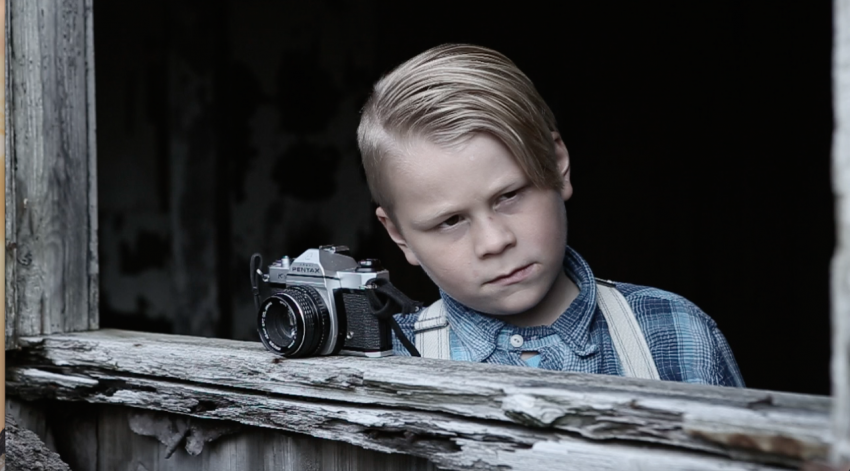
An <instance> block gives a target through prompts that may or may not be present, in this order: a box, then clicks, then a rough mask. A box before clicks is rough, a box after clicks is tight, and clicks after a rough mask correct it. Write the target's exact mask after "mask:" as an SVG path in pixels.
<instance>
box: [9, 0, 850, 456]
mask: <svg viewBox="0 0 850 471" xmlns="http://www.w3.org/2000/svg"><path fill="white" fill-rule="evenodd" d="M92 1H93V0H63V1H61V2H60V1H56V2H53V1H51V2H33V1H30V0H6V5H7V7H6V25H7V26H6V31H5V34H6V57H7V60H6V64H7V66H6V71H5V73H6V87H7V89H6V100H7V102H6V111H7V112H6V161H5V172H6V173H5V185H6V200H5V201H6V204H5V234H6V257H5V275H6V277H5V280H6V283H5V290H6V304H5V312H6V337H5V340H6V349H7V350H9V349H11V350H13V351H12V352H10V354H9V358H10V364H9V366H8V368H7V376H6V381H7V383H6V387H7V388H8V389H9V392H10V394H11V395H13V396H17V397H20V398H26V399H32V398H50V399H56V400H70V401H87V402H90V403H95V404H119V405H124V406H130V407H135V408H144V409H152V410H159V411H165V412H170V413H176V414H182V415H188V416H193V417H199V418H209V419H226V420H230V421H235V422H239V423H242V424H247V425H253V426H261V427H269V428H275V429H279V430H285V431H290V432H297V433H301V434H306V435H309V436H313V437H317V438H321V439H331V440H341V441H344V442H347V443H351V444H354V445H357V446H361V447H364V448H367V449H372V450H379V451H383V452H393V453H404V454H410V455H415V456H420V457H427V458H428V459H430V460H431V461H432V462H434V463H435V464H437V465H439V466H443V467H446V468H451V469H473V468H475V469H479V468H486V469H489V468H496V467H499V466H506V467H508V468H511V469H514V468H517V469H559V468H561V467H563V466H564V465H565V463H570V465H571V466H573V467H580V465H582V464H583V465H586V466H587V467H593V468H597V469H612V470H613V469H617V470H622V469H633V468H640V467H645V468H652V469H685V468H688V469H777V468H781V467H792V468H795V467H800V466H809V465H810V464H811V463H826V462H829V463H831V465H832V467H833V469H841V466H850V373H848V370H850V281H847V280H850V204H848V199H847V197H848V192H850V126H848V123H850V5H847V4H846V3H845V2H841V1H839V0H836V1H835V2H834V27H835V41H834V51H833V61H834V62H833V67H834V71H833V81H834V103H835V105H834V112H835V118H836V127H835V134H834V147H833V178H834V180H833V181H834V185H833V186H834V191H835V197H836V225H837V228H838V238H837V245H836V252H835V256H834V260H833V267H832V329H833V359H832V385H833V391H832V398H829V397H820V396H810V395H802V394H791V393H783V392H775V391H758V390H739V389H734V388H722V387H714V386H702V385H690V384H682V383H671V382H659V381H648V380H637V379H630V378H620V377H612V376H604V375H588V374H576V373H564V372H550V371H543V370H537V369H520V368H515V367H506V366H497V365H477V364H476V365H473V364H468V363H462V362H453V363H447V362H441V361H438V360H428V359H411V358H389V359H383V360H380V361H375V360H367V359H361V358H349V357H334V358H308V359H300V360H280V359H278V358H273V357H272V356H270V355H269V354H268V353H267V352H265V351H264V350H263V349H262V347H261V346H260V345H259V344H257V343H250V342H237V341H229V340H221V339H201V338H194V337H183V336H174V335H157V334H147V333H140V332H126V331H114V330H98V291H97V286H98V260H97V175H96V145H95V108H94V104H95V84H94V51H93V29H92Z"/></svg>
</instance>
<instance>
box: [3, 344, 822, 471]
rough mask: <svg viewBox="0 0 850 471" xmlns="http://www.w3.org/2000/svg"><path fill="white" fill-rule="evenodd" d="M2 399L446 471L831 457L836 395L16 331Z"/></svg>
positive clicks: (706, 465) (758, 464) (767, 462)
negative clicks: (290, 441)
mask: <svg viewBox="0 0 850 471" xmlns="http://www.w3.org/2000/svg"><path fill="white" fill-rule="evenodd" d="M19 345H20V349H19V350H18V351H17V352H9V356H8V358H7V363H8V364H7V377H6V388H7V391H8V394H10V395H13V396H18V397H21V398H24V399H36V398H52V399H59V400H70V401H87V402H91V403H103V404H121V405H126V406H132V407H140V408H145V409H153V410H159V411H167V412H172V413H179V414H185V415H190V416H194V417H201V418H210V419H226V420H232V421H236V422H240V423H243V424H248V425H255V426H262V427H270V428H275V429H280V430H285V431H290V432H297V433H303V434H307V435H311V436H314V437H319V438H325V439H332V440H341V441H344V442H348V443H351V444H354V445H358V446H361V447H364V448H367V449H373V450H378V451H383V452H396V453H405V454H411V455H416V456H421V457H426V458H428V459H430V460H431V461H433V462H434V463H435V464H437V465H438V466H441V467H447V468H451V469H490V468H496V467H498V466H504V467H508V469H585V468H593V469H597V470H608V469H611V470H614V469H616V470H618V471H619V470H623V469H633V468H641V467H642V468H643V469H657V470H662V469H676V470H678V469H706V470H708V469H775V468H776V467H780V468H781V467H790V468H799V467H800V464H801V462H802V461H808V460H820V459H824V458H825V457H826V454H827V452H828V447H829V440H830V437H829V430H830V423H829V412H830V399H829V398H827V397H815V396H805V395H798V394H788V393H778V392H772V391H757V390H739V389H733V388H721V387H711V386H699V385H688V384H681V383H671V382H656V381H647V380H635V379H627V378H618V377H611V376H601V375H587V374H575V373H560V372H550V371H544V370H539V369H533V368H517V367H505V366H493V365H482V364H471V363H465V362H447V361H439V360H426V359H418V358H417V359H414V358H401V357H390V358H384V359H364V358H352V357H324V358H308V359H299V360H285V359H281V358H278V357H275V356H273V355H271V354H270V353H268V352H266V351H265V350H264V349H263V347H262V346H261V345H260V344H259V343H253V342H238V341H229V340H220V339H205V338H197V337H183V336H174V335H159V334H149V333H141V332H127V331H116V330H101V331H94V332H85V333H77V334H59V335H52V336H42V337H30V338H22V339H20V342H19Z"/></svg>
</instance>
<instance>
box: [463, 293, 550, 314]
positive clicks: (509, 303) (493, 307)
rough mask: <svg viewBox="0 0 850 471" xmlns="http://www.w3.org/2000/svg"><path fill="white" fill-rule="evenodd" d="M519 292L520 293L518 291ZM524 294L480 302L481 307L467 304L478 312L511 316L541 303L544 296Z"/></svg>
mask: <svg viewBox="0 0 850 471" xmlns="http://www.w3.org/2000/svg"><path fill="white" fill-rule="evenodd" d="M517 294H518V293H517ZM523 294H524V296H518V295H514V296H509V297H506V298H504V299H499V300H498V301H496V300H488V301H489V302H486V303H480V304H479V303H475V304H479V305H480V307H475V306H473V305H470V304H466V306H468V307H471V308H473V309H475V310H476V311H478V312H482V313H484V314H487V315H490V316H494V317H509V316H515V315H518V314H522V313H524V312H528V311H529V310H531V309H532V308H533V307H535V306H537V304H539V303H540V301H541V299H542V298H543V296H535V295H533V294H532V293H523Z"/></svg>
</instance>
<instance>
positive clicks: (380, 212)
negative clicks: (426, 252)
mask: <svg viewBox="0 0 850 471" xmlns="http://www.w3.org/2000/svg"><path fill="white" fill-rule="evenodd" d="M375 215H376V216H378V220H379V221H381V224H383V226H384V229H386V230H387V234H389V235H390V239H392V240H393V242H395V243H396V245H398V248H400V249H401V251H402V252H404V257H405V258H406V259H407V263H409V264H411V265H419V259H417V258H416V255H414V253H413V251H412V250H410V247H409V246H408V245H407V241H405V240H404V237H403V236H402V235H401V231H400V230H399V228H398V226H396V225H395V223H394V222H393V220H392V219H390V217H389V215H388V214H387V212H386V211H384V208H382V207H380V206H378V209H376V210H375Z"/></svg>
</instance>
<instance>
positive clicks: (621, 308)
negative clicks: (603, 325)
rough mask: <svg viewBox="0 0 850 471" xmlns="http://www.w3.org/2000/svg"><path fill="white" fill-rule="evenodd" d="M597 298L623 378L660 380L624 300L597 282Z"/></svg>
mask: <svg viewBox="0 0 850 471" xmlns="http://www.w3.org/2000/svg"><path fill="white" fill-rule="evenodd" d="M596 299H597V302H598V304H599V308H600V309H601V310H602V314H603V315H604V316H605V321H606V322H607V323H608V331H609V332H610V333H611V340H612V341H613V342H614V350H615V351H616V352H617V356H618V357H619V358H620V364H621V365H623V372H624V373H625V375H626V376H630V377H633V378H646V379H659V378H660V377H659V376H658V369H656V367H655V361H654V360H653V359H652V352H650V351H649V345H647V344H646V339H645V338H644V336H643V332H641V330H640V326H639V325H638V323H637V318H635V313H634V311H632V308H631V307H630V306H629V303H628V302H627V301H626V298H625V297H624V296H623V295H622V294H621V293H620V292H619V291H617V289H616V288H614V287H613V286H611V285H609V284H607V283H605V282H601V281H597V283H596Z"/></svg>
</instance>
